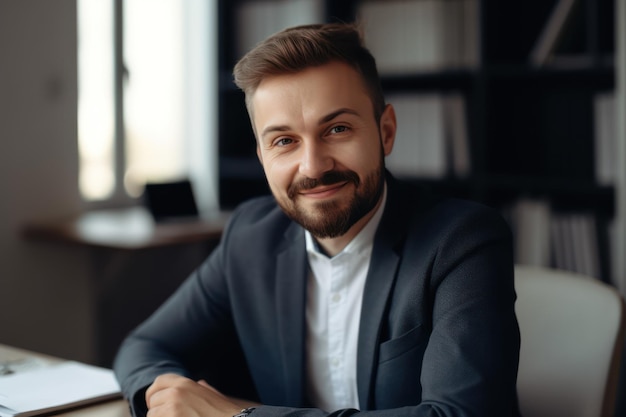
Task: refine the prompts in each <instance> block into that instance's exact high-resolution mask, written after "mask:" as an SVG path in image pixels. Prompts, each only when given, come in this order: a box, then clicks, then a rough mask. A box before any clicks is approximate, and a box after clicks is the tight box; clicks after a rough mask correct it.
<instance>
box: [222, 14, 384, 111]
mask: <svg viewBox="0 0 626 417" xmlns="http://www.w3.org/2000/svg"><path fill="white" fill-rule="evenodd" d="M332 61H341V62H344V63H346V64H348V65H350V66H351V67H352V68H354V69H355V70H356V71H357V72H358V73H359V74H361V76H362V78H363V82H364V84H365V87H366V89H367V91H368V93H369V95H370V98H371V100H372V104H373V106H374V116H375V118H376V121H378V120H379V119H380V116H381V115H382V112H383V110H384V108H385V99H384V97H383V93H382V88H381V85H380V78H379V76H378V70H377V69H376V61H375V59H374V57H373V56H372V54H371V53H370V52H369V51H368V50H367V48H365V46H364V44H363V38H362V36H361V33H360V32H359V30H358V29H357V27H356V26H355V25H353V24H346V23H326V24H313V25H304V26H296V27H292V28H287V29H284V30H282V31H280V32H278V33H276V34H274V35H272V36H270V37H269V38H267V39H266V40H264V41H263V42H261V43H260V44H258V45H257V46H256V47H255V48H254V49H252V50H251V51H250V52H248V53H247V54H246V55H244V56H243V58H241V59H240V60H239V62H237V64H236V65H235V68H234V76H235V84H237V86H238V87H239V88H241V89H242V90H243V91H244V93H245V95H246V105H247V106H248V111H250V110H251V108H250V97H251V96H252V95H253V94H254V92H255V91H256V89H257V87H258V86H259V84H261V82H262V81H263V79H264V78H266V77H268V76H272V75H281V74H293V73H296V72H299V71H302V70H304V69H307V68H310V67H315V66H320V65H324V64H327V63H329V62H332Z"/></svg>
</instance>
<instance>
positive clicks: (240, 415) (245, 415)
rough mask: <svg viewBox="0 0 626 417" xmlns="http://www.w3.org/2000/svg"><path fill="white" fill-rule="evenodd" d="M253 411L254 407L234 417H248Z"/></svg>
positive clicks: (245, 409)
mask: <svg viewBox="0 0 626 417" xmlns="http://www.w3.org/2000/svg"><path fill="white" fill-rule="evenodd" d="M252 411H254V407H249V408H244V409H243V410H241V411H240V412H239V413H237V414H235V415H234V416H233V417H248V416H249V415H250V413H251V412H252Z"/></svg>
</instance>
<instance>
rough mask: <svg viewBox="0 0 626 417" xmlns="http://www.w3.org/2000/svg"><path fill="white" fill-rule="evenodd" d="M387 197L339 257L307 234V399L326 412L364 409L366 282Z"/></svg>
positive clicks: (385, 194)
mask: <svg viewBox="0 0 626 417" xmlns="http://www.w3.org/2000/svg"><path fill="white" fill-rule="evenodd" d="M386 197H387V193H386V187H385V190H384V192H383V201H382V203H381V205H380V207H379V208H378V210H377V211H376V213H375V214H374V216H373V217H372V218H371V219H370V221H369V222H368V223H367V225H365V227H364V228H363V229H362V230H361V231H360V232H359V234H358V235H357V236H355V238H354V239H352V241H351V242H350V243H349V244H348V245H347V246H346V247H345V248H344V249H343V250H342V251H341V252H340V253H338V254H337V255H335V256H333V257H332V258H328V257H327V256H326V255H325V254H323V253H321V251H320V250H319V246H318V245H317V243H316V242H315V240H314V238H313V237H312V236H311V234H310V233H309V232H308V231H307V232H306V233H305V236H306V248H307V254H308V260H309V268H310V269H309V281H308V288H307V291H308V292H307V306H306V320H307V341H306V346H307V352H306V361H307V363H306V365H307V380H306V383H307V395H308V398H309V401H311V403H312V404H313V405H314V406H316V407H318V408H321V409H323V410H326V411H334V410H338V409H342V408H356V409H358V408H359V398H358V394H357V384H356V357H357V344H358V337H359V322H360V317H361V302H362V299H363V289H364V286H365V278H366V276H367V271H368V269H369V264H370V257H371V254H372V248H373V246H374V235H375V233H376V229H377V228H378V224H379V223H380V219H381V217H382V214H383V211H384V207H385V201H386Z"/></svg>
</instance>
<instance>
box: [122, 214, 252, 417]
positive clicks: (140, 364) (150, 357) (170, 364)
mask: <svg viewBox="0 0 626 417" xmlns="http://www.w3.org/2000/svg"><path fill="white" fill-rule="evenodd" d="M234 217H236V216H235V214H234V215H233V219H234ZM229 224H232V220H231V222H230V223H229ZM227 230H228V227H227V228H226V231H225V235H226V234H227ZM222 256H223V249H222V245H219V246H218V247H217V248H216V249H215V250H214V251H213V252H212V253H211V255H210V256H209V257H208V258H207V260H205V261H204V262H203V264H202V265H200V267H199V268H197V269H196V271H194V272H193V273H192V275H191V276H189V277H188V278H187V280H185V282H184V283H183V284H182V285H181V286H180V288H178V289H177V291H176V292H175V293H174V294H173V295H172V296H171V297H170V298H169V299H168V300H167V301H166V302H165V303H164V304H163V305H162V306H161V307H159V309H158V310H157V311H156V312H155V313H153V314H152V315H151V316H150V317H149V318H148V319H147V320H146V321H145V322H143V323H142V324H141V325H140V326H138V327H137V328H136V329H135V330H134V331H133V332H131V334H129V335H128V336H127V337H126V339H125V340H124V341H123V342H122V345H121V346H120V349H119V350H118V353H117V355H116V358H115V360H114V364H113V369H114V371H115V374H116V377H117V379H118V381H119V383H120V387H121V389H122V392H123V394H124V396H125V398H126V399H128V401H129V403H130V407H131V411H132V413H133V415H134V416H143V415H145V413H146V411H147V409H146V404H145V399H144V393H145V390H146V389H147V387H148V386H149V385H151V384H152V382H153V381H154V379H155V378H156V377H157V376H159V375H161V374H164V373H175V374H179V375H182V376H185V377H188V378H194V379H200V378H202V379H204V380H206V381H207V382H209V383H210V384H212V385H214V386H215V387H216V388H218V389H220V390H221V391H222V392H225V393H228V394H230V395H237V396H240V397H244V398H254V392H253V389H252V388H251V387H252V383H251V380H250V378H249V376H248V371H247V368H246V361H245V358H244V357H243V353H242V352H241V349H240V345H239V340H238V338H237V336H236V334H235V330H234V326H233V323H232V317H231V314H230V305H229V298H228V291H227V284H226V282H225V279H224V277H223V274H222V262H223V259H222ZM209 358H210V360H208V359H209Z"/></svg>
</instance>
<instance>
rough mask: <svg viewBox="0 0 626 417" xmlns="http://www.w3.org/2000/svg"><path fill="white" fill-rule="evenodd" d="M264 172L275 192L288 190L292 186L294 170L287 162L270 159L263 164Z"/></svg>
mask: <svg viewBox="0 0 626 417" xmlns="http://www.w3.org/2000/svg"><path fill="white" fill-rule="evenodd" d="M263 170H264V171H265V176H266V177H267V181H268V183H269V184H270V187H272V189H273V190H274V191H278V190H281V189H286V188H287V187H288V186H289V185H290V184H291V181H292V178H293V173H292V171H293V168H290V165H289V164H288V163H287V162H286V161H283V160H280V159H271V158H268V159H267V160H266V161H265V162H264V163H263Z"/></svg>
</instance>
